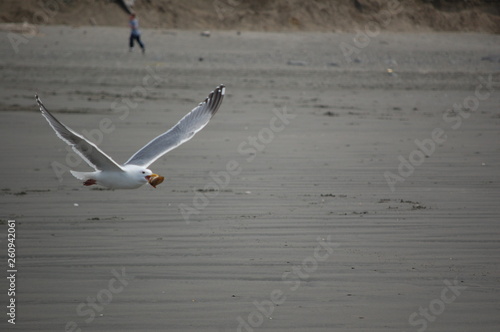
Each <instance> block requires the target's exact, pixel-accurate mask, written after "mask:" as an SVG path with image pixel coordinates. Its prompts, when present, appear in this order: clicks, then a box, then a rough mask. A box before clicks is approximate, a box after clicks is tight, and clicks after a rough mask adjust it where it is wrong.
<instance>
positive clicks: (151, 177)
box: [146, 174, 165, 188]
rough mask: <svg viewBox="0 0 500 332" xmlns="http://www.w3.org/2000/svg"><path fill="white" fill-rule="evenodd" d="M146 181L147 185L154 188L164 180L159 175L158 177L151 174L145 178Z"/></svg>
mask: <svg viewBox="0 0 500 332" xmlns="http://www.w3.org/2000/svg"><path fill="white" fill-rule="evenodd" d="M146 180H148V183H149V184H150V185H151V186H153V187H154V188H156V186H157V185H159V184H160V183H162V182H163V180H165V178H164V177H163V176H161V175H158V174H151V175H148V176H146Z"/></svg>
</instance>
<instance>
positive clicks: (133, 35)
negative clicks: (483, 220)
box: [129, 13, 146, 53]
mask: <svg viewBox="0 0 500 332" xmlns="http://www.w3.org/2000/svg"><path fill="white" fill-rule="evenodd" d="M129 25H130V43H129V46H130V52H132V49H133V48H134V40H136V41H137V43H138V44H139V46H140V47H141V49H142V53H144V52H146V47H145V46H144V43H143V42H142V41H141V32H140V31H139V21H138V20H137V18H136V15H135V14H134V13H132V14H131V15H130V21H129Z"/></svg>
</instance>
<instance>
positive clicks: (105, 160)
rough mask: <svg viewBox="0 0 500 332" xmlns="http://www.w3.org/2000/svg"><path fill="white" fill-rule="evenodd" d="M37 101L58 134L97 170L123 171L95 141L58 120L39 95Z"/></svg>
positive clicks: (36, 96)
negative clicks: (89, 139)
mask: <svg viewBox="0 0 500 332" xmlns="http://www.w3.org/2000/svg"><path fill="white" fill-rule="evenodd" d="M35 98H36V102H37V103H38V106H39V107H40V112H42V115H43V116H44V117H45V119H47V121H48V122H49V124H50V126H51V127H52V129H54V131H55V132H56V134H57V136H58V137H59V138H60V139H62V140H63V141H64V142H66V143H67V144H68V145H70V146H71V148H72V149H73V150H74V151H75V152H76V153H77V154H78V155H79V156H80V157H82V159H83V160H85V162H87V164H89V165H90V166H91V167H93V168H94V169H96V170H100V171H104V170H114V171H123V169H122V168H121V167H120V165H118V164H117V163H116V162H115V161H114V160H113V159H111V158H110V157H109V156H108V155H107V154H105V153H104V152H102V151H101V149H99V148H98V147H97V146H96V145H95V144H94V143H92V142H90V141H88V140H87V139H86V138H85V137H83V136H81V135H80V134H77V133H76V132H74V131H73V130H72V129H70V128H68V127H66V126H65V125H64V124H62V123H61V122H60V121H59V120H57V119H56V118H55V117H54V116H53V115H52V114H51V113H50V112H49V111H48V110H47V109H46V108H45V106H44V105H43V104H42V101H41V100H40V98H38V95H35Z"/></svg>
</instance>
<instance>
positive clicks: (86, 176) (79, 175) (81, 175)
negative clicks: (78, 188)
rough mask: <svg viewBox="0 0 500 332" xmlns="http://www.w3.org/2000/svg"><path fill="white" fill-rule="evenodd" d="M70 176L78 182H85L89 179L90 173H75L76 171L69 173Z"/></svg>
mask: <svg viewBox="0 0 500 332" xmlns="http://www.w3.org/2000/svg"><path fill="white" fill-rule="evenodd" d="M70 172H71V174H73V176H74V177H75V178H77V179H78V180H82V181H86V180H88V179H90V177H91V174H92V172H77V171H70Z"/></svg>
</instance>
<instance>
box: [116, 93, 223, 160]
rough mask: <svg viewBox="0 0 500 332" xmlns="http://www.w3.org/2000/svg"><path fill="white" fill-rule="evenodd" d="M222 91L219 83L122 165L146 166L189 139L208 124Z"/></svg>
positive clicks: (219, 103) (217, 107)
mask: <svg viewBox="0 0 500 332" xmlns="http://www.w3.org/2000/svg"><path fill="white" fill-rule="evenodd" d="M224 93H225V87H224V85H219V86H218V87H217V88H216V89H215V90H214V91H212V92H210V94H209V95H208V97H207V98H206V99H205V101H203V102H202V103H200V104H199V105H198V106H197V107H195V108H194V109H193V110H192V111H191V112H189V113H188V114H187V115H186V116H184V117H183V118H182V119H181V121H179V122H178V123H177V124H176V125H175V126H173V127H172V128H171V129H170V130H168V131H167V132H165V133H163V134H162V135H160V136H158V137H156V138H155V139H153V140H152V141H151V142H149V143H148V144H146V145H145V146H144V147H143V148H141V149H140V150H139V151H137V152H136V153H135V154H134V155H133V156H132V157H130V159H129V160H127V162H125V164H124V165H130V164H131V165H138V166H143V167H148V166H149V165H151V164H152V163H153V162H155V161H156V160H157V159H158V158H160V157H161V156H163V155H164V154H165V153H167V152H169V151H170V150H173V149H175V148H176V147H178V146H179V145H181V144H182V143H185V142H187V141H189V140H190V139H191V138H192V137H193V136H194V135H195V134H196V133H197V132H199V131H200V130H201V129H203V127H205V126H206V125H207V124H208V121H210V119H211V118H212V116H214V114H215V113H216V112H217V110H218V109H219V107H220V105H221V103H222V99H223V98H224Z"/></svg>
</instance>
